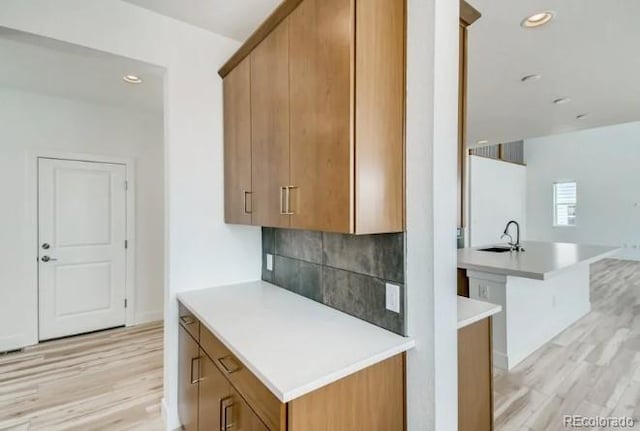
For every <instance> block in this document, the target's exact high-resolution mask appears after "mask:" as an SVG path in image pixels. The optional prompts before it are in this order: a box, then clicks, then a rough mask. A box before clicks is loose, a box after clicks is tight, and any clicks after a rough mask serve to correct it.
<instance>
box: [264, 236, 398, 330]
mask: <svg viewBox="0 0 640 431" xmlns="http://www.w3.org/2000/svg"><path fill="white" fill-rule="evenodd" d="M262 249H263V253H262V279H263V280H265V281H269V282H271V283H274V284H276V285H278V286H280V287H283V288H285V289H287V290H290V291H292V292H295V293H298V294H300V295H303V296H306V297H307V298H310V299H313V300H315V301H318V302H322V303H324V304H326V305H328V306H330V307H333V308H336V309H338V310H340V311H343V312H345V313H348V314H351V315H353V316H355V317H358V318H360V319H363V320H366V321H368V322H371V323H373V324H375V325H378V326H380V327H383V328H385V329H388V330H390V331H393V332H395V333H398V334H402V335H404V334H405V309H404V306H405V304H404V302H405V292H404V234H403V233H398V234H381V235H362V236H355V235H344V234H335V233H323V232H311V231H302V230H292V229H275V228H262ZM267 253H270V254H273V255H274V257H273V271H268V270H267V267H266V255H267ZM386 282H391V283H393V284H396V285H399V286H400V298H401V301H400V313H394V312H392V311H389V310H387V309H386V306H385V305H386V295H385V292H386V287H385V283H386Z"/></svg>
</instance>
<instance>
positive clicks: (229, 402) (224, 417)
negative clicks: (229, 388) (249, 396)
mask: <svg viewBox="0 0 640 431" xmlns="http://www.w3.org/2000/svg"><path fill="white" fill-rule="evenodd" d="M233 406H234V402H233V398H232V397H227V398H223V399H221V400H220V431H228V430H230V429H233V427H234V426H235V423H234V421H233Z"/></svg>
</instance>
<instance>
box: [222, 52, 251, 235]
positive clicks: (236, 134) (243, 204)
mask: <svg viewBox="0 0 640 431" xmlns="http://www.w3.org/2000/svg"><path fill="white" fill-rule="evenodd" d="M223 93H224V124H225V127H224V200H225V202H224V220H225V222H227V223H238V224H251V64H250V60H249V59H248V58H246V59H244V60H243V61H242V63H240V64H239V65H238V67H236V68H235V69H233V70H232V71H231V72H230V73H229V74H228V75H227V76H226V77H225V78H224V81H223Z"/></svg>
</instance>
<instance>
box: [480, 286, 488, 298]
mask: <svg viewBox="0 0 640 431" xmlns="http://www.w3.org/2000/svg"><path fill="white" fill-rule="evenodd" d="M478 296H479V297H480V298H482V299H489V286H486V285H484V284H481V285H480V286H478Z"/></svg>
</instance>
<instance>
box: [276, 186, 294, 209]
mask: <svg viewBox="0 0 640 431" xmlns="http://www.w3.org/2000/svg"><path fill="white" fill-rule="evenodd" d="M297 188H298V187H296V186H284V187H280V214H281V215H294V214H295V213H294V212H293V211H291V189H297Z"/></svg>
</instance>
